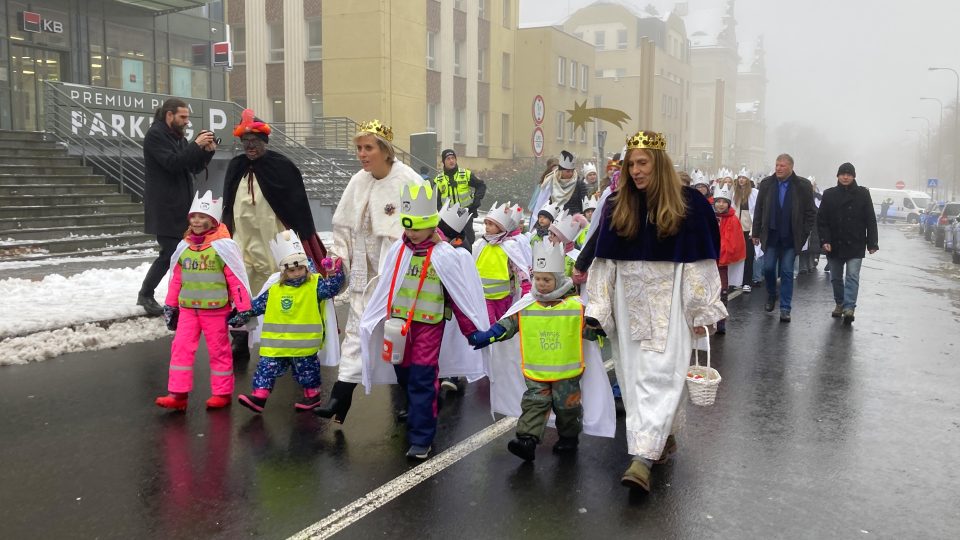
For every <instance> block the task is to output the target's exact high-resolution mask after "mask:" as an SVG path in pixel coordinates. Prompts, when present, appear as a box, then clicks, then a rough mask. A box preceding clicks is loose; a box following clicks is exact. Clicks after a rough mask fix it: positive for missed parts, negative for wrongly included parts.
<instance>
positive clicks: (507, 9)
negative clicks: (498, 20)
mask: <svg viewBox="0 0 960 540" xmlns="http://www.w3.org/2000/svg"><path fill="white" fill-rule="evenodd" d="M512 22H513V8H512V7H511V2H510V0H503V27H504V28H511V27H512V24H511V23H512Z"/></svg>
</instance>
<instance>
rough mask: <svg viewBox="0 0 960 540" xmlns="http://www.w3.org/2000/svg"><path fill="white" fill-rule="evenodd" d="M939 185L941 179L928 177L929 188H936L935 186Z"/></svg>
mask: <svg viewBox="0 0 960 540" xmlns="http://www.w3.org/2000/svg"><path fill="white" fill-rule="evenodd" d="M939 186H940V181H939V180H937V179H936V178H928V179H927V187H928V188H935V187H939Z"/></svg>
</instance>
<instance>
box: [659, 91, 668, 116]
mask: <svg viewBox="0 0 960 540" xmlns="http://www.w3.org/2000/svg"><path fill="white" fill-rule="evenodd" d="M660 114H662V115H666V114H667V96H666V94H664V95H662V96H660Z"/></svg>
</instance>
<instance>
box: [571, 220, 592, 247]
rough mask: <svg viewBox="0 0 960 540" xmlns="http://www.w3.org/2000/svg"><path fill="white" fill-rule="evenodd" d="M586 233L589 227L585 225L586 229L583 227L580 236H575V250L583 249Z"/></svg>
mask: <svg viewBox="0 0 960 540" xmlns="http://www.w3.org/2000/svg"><path fill="white" fill-rule="evenodd" d="M588 232H590V226H589V225H587V226H586V227H584V228H583V230H582V231H580V234H578V235H577V239H576V241H574V243H573V245H574V246H576V247H577V249H583V246H584V244H586V243H587V233H588Z"/></svg>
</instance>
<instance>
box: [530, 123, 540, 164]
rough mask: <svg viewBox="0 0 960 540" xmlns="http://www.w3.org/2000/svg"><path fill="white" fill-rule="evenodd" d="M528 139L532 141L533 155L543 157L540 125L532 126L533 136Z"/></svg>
mask: <svg viewBox="0 0 960 540" xmlns="http://www.w3.org/2000/svg"><path fill="white" fill-rule="evenodd" d="M530 140H531V142H532V143H533V155H535V156H537V157H543V128H541V127H540V126H537V127H535V128H533V136H532V137H531V138H530Z"/></svg>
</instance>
